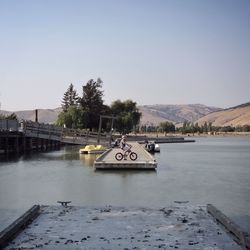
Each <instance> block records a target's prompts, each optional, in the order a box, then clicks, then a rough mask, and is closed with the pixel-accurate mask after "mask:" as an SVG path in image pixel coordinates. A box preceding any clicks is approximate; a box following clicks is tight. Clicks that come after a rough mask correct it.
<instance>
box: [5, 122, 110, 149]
mask: <svg viewBox="0 0 250 250" xmlns="http://www.w3.org/2000/svg"><path fill="white" fill-rule="evenodd" d="M111 136H112V135H111V133H110V134H108V135H106V134H101V133H95V132H90V131H88V130H80V129H69V128H64V127H60V126H56V125H51V124H42V123H38V122H32V121H21V122H18V121H17V120H8V119H0V153H9V152H19V151H29V150H33V149H37V150H39V149H47V148H50V147H54V146H56V147H57V146H60V145H61V144H74V145H86V144H97V143H98V144H102V145H107V144H109V143H110V142H111Z"/></svg>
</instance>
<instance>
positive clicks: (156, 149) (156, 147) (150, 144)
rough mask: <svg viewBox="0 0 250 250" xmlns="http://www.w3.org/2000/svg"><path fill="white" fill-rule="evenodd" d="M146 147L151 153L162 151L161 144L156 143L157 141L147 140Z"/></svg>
mask: <svg viewBox="0 0 250 250" xmlns="http://www.w3.org/2000/svg"><path fill="white" fill-rule="evenodd" d="M145 148H146V150H147V151H148V152H150V153H156V152H157V153H159V152H160V146H159V144H157V143H155V142H148V141H147V142H146V144H145Z"/></svg>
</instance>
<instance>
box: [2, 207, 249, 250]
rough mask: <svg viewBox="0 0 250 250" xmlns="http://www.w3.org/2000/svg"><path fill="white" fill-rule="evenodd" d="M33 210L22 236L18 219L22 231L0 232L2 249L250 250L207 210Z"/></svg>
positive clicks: (102, 208)
mask: <svg viewBox="0 0 250 250" xmlns="http://www.w3.org/2000/svg"><path fill="white" fill-rule="evenodd" d="M34 209H36V210H35V211H34ZM37 209H39V211H37ZM30 211H31V213H33V215H32V217H33V219H34V220H33V222H32V223H31V224H30V225H29V226H28V227H26V228H25V229H24V230H23V231H22V228H20V225H21V221H22V219H21V220H20V219H19V220H18V222H19V226H18V228H19V230H17V231H18V232H17V231H13V230H14V229H13V227H14V228H15V225H12V226H10V227H9V228H10V229H12V231H10V230H5V231H4V232H3V233H0V236H1V237H0V247H4V246H5V249H6V250H10V249H38V248H39V249H65V250H66V249H149V250H151V249H181V250H193V249H200V250H203V249H227V250H240V249H242V248H243V249H247V248H248V247H249V241H248V237H247V236H245V238H244V239H243V240H244V241H243V240H242V241H240V242H239V244H237V243H236V242H235V241H234V240H233V238H232V237H231V235H230V234H228V233H227V232H226V231H225V230H224V229H223V227H222V225H220V223H219V222H218V221H216V220H215V219H214V218H213V217H212V216H211V215H210V213H209V212H208V211H207V207H206V206H191V205H187V204H173V205H172V206H167V207H162V208H138V207H113V206H105V207H75V206H41V207H39V208H38V207H37V206H34V207H33V208H32V209H31V210H30ZM27 216H28V214H27V213H26V214H25V216H22V217H21V218H23V220H25V221H26V220H27ZM26 225H27V224H26ZM11 232H15V234H12V233H11ZM243 235H244V234H243ZM241 247H242V248H241Z"/></svg>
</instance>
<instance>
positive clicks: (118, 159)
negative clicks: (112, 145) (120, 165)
mask: <svg viewBox="0 0 250 250" xmlns="http://www.w3.org/2000/svg"><path fill="white" fill-rule="evenodd" d="M115 159H116V160H117V161H121V160H122V159H123V154H122V153H120V152H119V153H117V154H116V155H115Z"/></svg>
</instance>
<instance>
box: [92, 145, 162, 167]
mask: <svg viewBox="0 0 250 250" xmlns="http://www.w3.org/2000/svg"><path fill="white" fill-rule="evenodd" d="M129 144H131V145H132V148H131V150H132V151H133V152H135V153H136V154H137V159H136V160H135V161H132V160H131V159H130V158H129V157H127V160H124V159H122V160H121V161H117V160H116V158H115V155H116V153H118V152H122V153H123V151H122V150H121V149H120V148H112V149H109V150H108V151H106V152H105V153H103V154H102V155H101V156H100V157H99V158H97V159H96V161H95V162H94V167H95V169H151V170H152V169H155V168H156V167H157V162H156V160H155V159H154V157H153V156H152V155H151V154H149V153H148V152H147V151H146V150H145V149H144V147H143V146H142V145H140V144H138V143H136V142H129Z"/></svg>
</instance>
